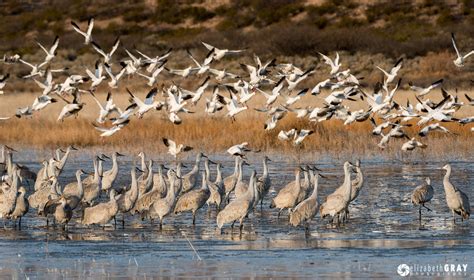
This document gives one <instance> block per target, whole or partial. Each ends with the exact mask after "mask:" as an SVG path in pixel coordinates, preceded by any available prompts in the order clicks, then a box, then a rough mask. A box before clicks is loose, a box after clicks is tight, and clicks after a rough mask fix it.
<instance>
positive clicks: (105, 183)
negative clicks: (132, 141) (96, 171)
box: [102, 152, 123, 192]
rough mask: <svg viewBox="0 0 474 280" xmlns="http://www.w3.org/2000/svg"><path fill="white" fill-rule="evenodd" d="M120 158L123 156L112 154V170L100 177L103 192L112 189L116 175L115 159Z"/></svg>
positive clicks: (116, 165)
mask: <svg viewBox="0 0 474 280" xmlns="http://www.w3.org/2000/svg"><path fill="white" fill-rule="evenodd" d="M120 156H123V155H122V154H120V153H117V152H114V153H113V154H112V169H110V170H107V171H105V172H104V174H103V175H102V190H103V191H105V192H106V191H108V190H109V189H111V188H113V184H114V182H115V179H116V178H117V174H118V163H117V157H120Z"/></svg>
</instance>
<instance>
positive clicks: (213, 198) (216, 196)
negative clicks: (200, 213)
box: [206, 163, 225, 212]
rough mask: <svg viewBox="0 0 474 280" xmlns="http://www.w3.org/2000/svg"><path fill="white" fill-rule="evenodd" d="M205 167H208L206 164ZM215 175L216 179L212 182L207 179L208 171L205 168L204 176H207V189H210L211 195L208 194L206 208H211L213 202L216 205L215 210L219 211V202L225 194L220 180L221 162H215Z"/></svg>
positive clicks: (222, 182) (220, 202)
mask: <svg viewBox="0 0 474 280" xmlns="http://www.w3.org/2000/svg"><path fill="white" fill-rule="evenodd" d="M206 169H208V166H206ZM216 169H217V176H216V180H215V181H214V182H211V181H210V179H209V171H208V170H206V176H207V183H208V185H209V190H210V191H211V195H210V196H209V199H208V200H207V202H206V203H207V208H208V209H209V211H210V209H211V207H210V206H211V205H212V204H215V205H216V210H217V212H219V211H220V209H221V204H222V201H223V200H224V196H225V190H224V181H223V180H222V172H221V164H220V163H218V164H217V168H216Z"/></svg>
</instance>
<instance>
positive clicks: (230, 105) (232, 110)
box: [224, 93, 248, 120]
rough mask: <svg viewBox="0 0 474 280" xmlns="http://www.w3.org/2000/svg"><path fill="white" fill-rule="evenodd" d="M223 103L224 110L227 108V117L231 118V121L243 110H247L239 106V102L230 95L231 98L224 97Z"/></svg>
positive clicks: (245, 107)
mask: <svg viewBox="0 0 474 280" xmlns="http://www.w3.org/2000/svg"><path fill="white" fill-rule="evenodd" d="M224 99H225V102H226V108H227V111H228V112H227V116H229V117H230V118H232V119H233V120H234V119H235V116H236V115H237V114H239V113H241V112H243V111H245V110H247V108H248V107H247V106H239V102H238V101H237V99H236V98H235V96H234V95H233V94H232V93H231V98H227V97H224Z"/></svg>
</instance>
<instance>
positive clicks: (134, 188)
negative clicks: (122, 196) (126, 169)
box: [130, 167, 138, 194]
mask: <svg viewBox="0 0 474 280" xmlns="http://www.w3.org/2000/svg"><path fill="white" fill-rule="evenodd" d="M130 174H131V175H132V184H131V185H130V190H131V192H132V193H133V194H138V182H137V174H136V173H135V167H133V169H132V171H130Z"/></svg>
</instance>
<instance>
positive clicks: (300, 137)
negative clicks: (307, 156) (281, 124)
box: [293, 129, 314, 146]
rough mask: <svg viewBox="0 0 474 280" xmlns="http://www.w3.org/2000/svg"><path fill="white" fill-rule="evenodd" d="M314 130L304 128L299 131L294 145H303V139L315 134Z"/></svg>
mask: <svg viewBox="0 0 474 280" xmlns="http://www.w3.org/2000/svg"><path fill="white" fill-rule="evenodd" d="M313 133H314V131H313V130H309V129H302V130H300V131H299V132H298V133H296V134H295V139H294V140H293V145H295V146H299V145H301V143H303V140H304V139H305V138H306V137H307V136H309V135H311V134H313Z"/></svg>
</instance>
